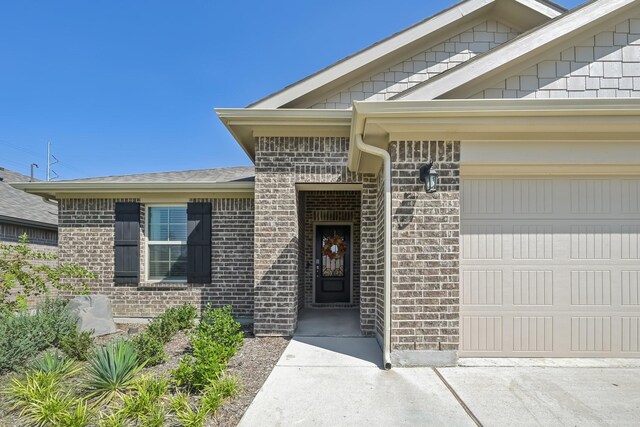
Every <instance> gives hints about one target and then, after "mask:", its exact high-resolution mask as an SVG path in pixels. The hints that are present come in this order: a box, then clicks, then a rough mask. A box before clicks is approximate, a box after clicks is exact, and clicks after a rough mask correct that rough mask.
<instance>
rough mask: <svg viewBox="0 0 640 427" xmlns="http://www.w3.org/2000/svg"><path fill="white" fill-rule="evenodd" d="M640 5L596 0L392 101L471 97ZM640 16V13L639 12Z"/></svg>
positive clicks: (639, 1) (633, 0)
mask: <svg viewBox="0 0 640 427" xmlns="http://www.w3.org/2000/svg"><path fill="white" fill-rule="evenodd" d="M638 5H640V0H606V1H605V0H594V1H591V2H589V3H586V4H584V5H582V6H580V7H578V8H576V9H574V10H572V11H570V12H568V13H566V14H564V15H561V16H559V17H557V18H555V19H553V20H552V21H550V22H547V23H546V24H544V25H541V26H539V27H537V28H535V29H533V30H531V31H529V32H527V33H525V34H522V35H520V36H519V37H517V38H515V39H513V40H511V41H509V42H507V43H504V44H503V45H501V46H498V47H496V48H495V49H493V50H491V51H489V52H487V53H485V54H483V55H480V56H477V57H475V58H473V59H471V60H469V61H467V62H465V63H464V64H462V65H460V66H459V67H456V68H454V69H451V70H448V71H447V72H444V73H442V74H440V75H438V76H436V77H434V78H433V79H430V80H428V81H425V82H423V83H420V84H418V85H416V86H414V87H412V88H409V89H408V90H407V91H405V92H403V93H401V94H399V95H397V96H395V97H393V98H391V99H392V100H407V101H408V100H421V101H424V100H431V99H438V98H448V99H456V98H457V99H460V98H463V99H464V98H468V97H471V96H473V95H474V94H476V93H477V92H478V91H481V90H483V89H486V88H487V87H490V85H491V84H492V83H496V82H498V81H500V80H503V79H504V78H506V77H510V74H511V73H513V72H514V70H522V69H526V68H527V67H530V66H532V65H535V64H536V63H537V62H539V61H540V60H541V58H543V57H544V55H546V54H548V53H549V52H551V51H553V50H554V49H555V50H561V49H562V48H563V47H567V45H570V44H571V42H572V41H575V40H576V39H579V38H580V37H584V36H585V34H589V33H590V32H593V31H594V29H597V28H601V27H602V26H604V25H610V24H612V23H618V22H616V20H620V19H627V18H628V14H629V12H630V11H632V10H633V9H636V11H637V7H638ZM636 13H637V12H636Z"/></svg>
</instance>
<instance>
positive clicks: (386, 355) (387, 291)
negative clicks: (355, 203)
mask: <svg viewBox="0 0 640 427" xmlns="http://www.w3.org/2000/svg"><path fill="white" fill-rule="evenodd" d="M355 140H356V147H358V149H360V150H361V151H363V152H365V153H369V154H371V155H373V156H376V157H379V158H381V159H382V163H383V166H382V167H383V169H384V316H383V317H384V337H383V345H382V359H383V364H384V368H385V369H391V156H390V155H389V153H388V152H387V151H386V150H383V149H382V148H378V147H373V146H371V145H367V144H365V142H364V140H363V139H362V135H361V134H357V135H356V138H355Z"/></svg>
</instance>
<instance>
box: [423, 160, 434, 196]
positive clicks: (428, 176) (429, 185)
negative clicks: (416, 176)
mask: <svg viewBox="0 0 640 427" xmlns="http://www.w3.org/2000/svg"><path fill="white" fill-rule="evenodd" d="M432 166H433V162H432V161H429V163H427V164H426V165H422V166H421V167H420V182H423V183H424V190H425V191H426V192H427V193H435V192H436V191H437V189H438V172H436V171H434V170H431V167H432Z"/></svg>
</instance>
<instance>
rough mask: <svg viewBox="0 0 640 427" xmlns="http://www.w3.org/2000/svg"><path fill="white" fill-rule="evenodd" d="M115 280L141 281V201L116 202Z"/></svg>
mask: <svg viewBox="0 0 640 427" xmlns="http://www.w3.org/2000/svg"><path fill="white" fill-rule="evenodd" d="M114 281H115V282H116V283H138V282H139V281H140V203H116V223H115V274H114Z"/></svg>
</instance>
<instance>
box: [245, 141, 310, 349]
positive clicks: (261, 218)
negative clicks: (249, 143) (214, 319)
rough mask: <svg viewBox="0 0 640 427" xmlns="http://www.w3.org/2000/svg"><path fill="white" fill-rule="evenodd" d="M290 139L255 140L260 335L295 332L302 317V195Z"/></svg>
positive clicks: (256, 315) (257, 322) (257, 320)
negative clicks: (299, 225)
mask: <svg viewBox="0 0 640 427" xmlns="http://www.w3.org/2000/svg"><path fill="white" fill-rule="evenodd" d="M289 144H291V142H290V141H287V140H284V141H282V140H278V138H259V139H258V140H257V141H256V187H255V198H256V199H255V207H256V211H255V235H254V239H255V249H254V268H255V272H254V274H255V290H254V292H255V306H254V321H255V323H254V328H255V333H256V335H262V336H265V335H281V336H291V335H293V333H294V331H295V327H296V323H297V316H298V264H299V262H298V251H299V244H298V197H297V194H296V187H295V176H294V173H293V168H292V160H291V158H290V157H288V156H287V155H286V153H287V152H288V151H291V149H290V147H288V145H289Z"/></svg>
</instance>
